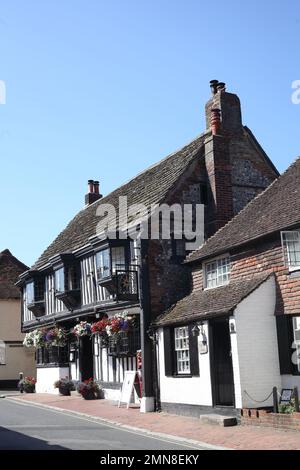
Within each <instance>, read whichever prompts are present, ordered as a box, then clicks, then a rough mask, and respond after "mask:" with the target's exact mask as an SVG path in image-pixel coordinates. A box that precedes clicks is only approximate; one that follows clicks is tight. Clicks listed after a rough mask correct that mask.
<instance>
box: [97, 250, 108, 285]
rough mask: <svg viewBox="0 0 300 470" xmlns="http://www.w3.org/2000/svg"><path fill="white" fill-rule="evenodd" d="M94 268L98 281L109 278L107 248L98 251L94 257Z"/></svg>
mask: <svg viewBox="0 0 300 470" xmlns="http://www.w3.org/2000/svg"><path fill="white" fill-rule="evenodd" d="M96 266H97V275H98V279H102V278H105V277H109V276H110V255H109V248H107V249H105V250H102V251H99V252H98V253H97V255H96Z"/></svg>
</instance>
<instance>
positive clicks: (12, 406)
mask: <svg viewBox="0 0 300 470" xmlns="http://www.w3.org/2000/svg"><path fill="white" fill-rule="evenodd" d="M52 449H53V450H58V449H61V450H67V449H72V450H186V451H187V450H192V449H194V450H204V449H205V447H193V446H192V445H191V444H183V443H179V442H177V443H176V442H174V441H171V440H168V439H162V438H156V437H152V436H147V435H145V434H143V433H141V432H134V431H128V430H124V429H121V428H118V427H117V426H114V425H108V424H106V423H102V422H99V421H95V420H93V419H92V418H91V419H88V418H84V417H82V418H81V417H77V416H71V415H69V414H65V413H61V412H57V411H54V410H47V409H45V408H39V407H37V406H32V405H27V404H26V405H25V404H21V403H20V404H19V403H16V402H13V401H10V400H9V399H6V398H2V399H0V450H52Z"/></svg>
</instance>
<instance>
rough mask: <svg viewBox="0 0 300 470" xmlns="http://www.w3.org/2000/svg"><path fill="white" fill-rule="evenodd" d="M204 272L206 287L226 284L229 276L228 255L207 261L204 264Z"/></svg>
mask: <svg viewBox="0 0 300 470" xmlns="http://www.w3.org/2000/svg"><path fill="white" fill-rule="evenodd" d="M204 272H205V287H206V288H208V289H211V288H213V287H219V286H224V285H226V284H228V282H229V276H230V258H229V256H224V257H222V258H217V259H214V260H212V261H209V262H208V263H206V264H205V265H204Z"/></svg>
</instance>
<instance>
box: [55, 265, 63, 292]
mask: <svg viewBox="0 0 300 470" xmlns="http://www.w3.org/2000/svg"><path fill="white" fill-rule="evenodd" d="M54 276H55V290H56V292H65V270H64V268H60V269H57V270H56V271H55V273H54Z"/></svg>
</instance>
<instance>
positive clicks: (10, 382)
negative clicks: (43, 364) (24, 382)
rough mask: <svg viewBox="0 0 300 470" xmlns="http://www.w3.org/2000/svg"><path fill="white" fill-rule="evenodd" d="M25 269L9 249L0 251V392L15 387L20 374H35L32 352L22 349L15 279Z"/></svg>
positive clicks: (22, 336) (18, 295)
mask: <svg viewBox="0 0 300 470" xmlns="http://www.w3.org/2000/svg"><path fill="white" fill-rule="evenodd" d="M25 269H28V268H27V267H26V266H25V264H23V263H21V261H19V260H18V259H17V258H15V257H14V256H13V255H12V254H11V252H10V251H9V250H4V251H2V252H0V389H6V388H15V387H16V386H17V383H18V380H19V372H23V373H24V374H25V375H33V374H34V373H35V361H34V354H33V353H32V351H28V350H27V349H26V348H24V346H23V344H22V343H23V339H24V334H22V333H21V319H20V292H19V289H18V288H17V287H16V286H15V283H16V282H17V279H18V276H19V275H20V274H21V273H22V272H23V271H24V270H25Z"/></svg>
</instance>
